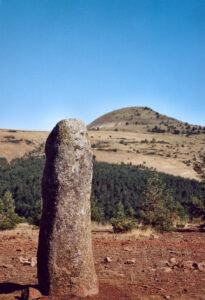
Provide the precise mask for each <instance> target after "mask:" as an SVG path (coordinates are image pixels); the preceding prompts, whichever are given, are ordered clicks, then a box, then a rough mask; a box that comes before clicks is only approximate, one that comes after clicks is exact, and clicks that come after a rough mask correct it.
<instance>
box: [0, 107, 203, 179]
mask: <svg viewBox="0 0 205 300" xmlns="http://www.w3.org/2000/svg"><path fill="white" fill-rule="evenodd" d="M88 130H89V131H88V133H89V137H90V140H91V144H92V148H93V153H94V156H95V159H96V161H99V162H108V163H116V164H121V162H124V163H131V164H133V165H141V166H142V167H143V168H145V167H148V168H156V169H157V170H158V171H161V172H165V173H168V174H171V175H176V176H182V177H185V178H191V179H199V176H198V173H200V172H201V169H202V168H204V165H203V159H204V157H205V149H204V144H205V127H203V126H199V125H191V124H188V123H185V122H181V121H178V120H176V119H174V118H171V117H167V116H164V115H161V114H159V113H158V112H155V111H154V110H152V109H150V108H148V107H128V108H123V109H119V110H115V111H113V112H110V113H108V114H105V115H103V116H102V117H100V118H98V119H96V120H95V121H93V122H92V123H91V124H89V125H88ZM48 134H49V132H48V131H25V130H11V129H0V159H1V161H2V163H3V161H4V160H5V159H6V160H7V161H9V162H10V161H11V160H12V159H15V158H18V157H23V156H24V155H28V154H29V153H30V154H32V155H33V156H41V155H42V154H43V152H44V144H45V141H46V138H47V136H48Z"/></svg>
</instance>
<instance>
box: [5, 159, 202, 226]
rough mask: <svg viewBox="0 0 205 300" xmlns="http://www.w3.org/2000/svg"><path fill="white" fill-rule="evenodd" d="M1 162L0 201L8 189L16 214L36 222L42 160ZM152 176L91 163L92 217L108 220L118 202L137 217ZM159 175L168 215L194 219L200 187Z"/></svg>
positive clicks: (193, 182) (133, 169)
mask: <svg viewBox="0 0 205 300" xmlns="http://www.w3.org/2000/svg"><path fill="white" fill-rule="evenodd" d="M0 163H1V168H0V198H2V197H3V195H4V194H5V192H6V191H7V190H9V191H10V192H11V193H12V196H13V198H14V200H15V207H16V209H15V211H16V213H18V214H19V215H20V216H24V217H25V218H27V219H28V220H29V221H31V222H38V220H39V217H40V212H41V206H42V202H41V178H42V172H43V168H44V163H45V158H44V157H41V158H38V157H29V158H21V159H16V160H13V161H12V162H11V163H10V164H8V163H7V162H6V161H5V160H3V159H2V160H1V162H0ZM152 175H153V173H152V172H151V171H150V170H148V169H147V170H142V169H140V168H138V167H136V166H132V165H131V164H129V165H125V164H121V165H114V164H107V163H98V162H94V171H93V184H92V194H91V205H92V218H93V219H96V220H98V221H102V222H103V221H105V220H110V218H112V217H113V216H115V215H116V213H117V205H118V204H119V203H120V202H121V203H122V204H123V206H124V210H125V213H126V215H128V216H129V215H130V214H132V215H133V216H134V217H135V218H139V217H140V211H141V210H142V208H143V201H144V199H143V190H144V189H145V186H146V184H147V181H148V179H149V178H150V176H152ZM158 176H159V178H160V180H161V182H162V184H163V185H164V187H165V190H166V191H168V192H169V194H170V200H169V203H166V205H167V206H168V209H169V210H170V212H171V213H175V214H177V215H178V216H180V217H182V218H183V217H188V218H190V219H192V218H193V217H194V216H196V209H195V203H196V202H197V203H198V204H200V205H201V206H203V202H202V194H203V192H204V191H203V189H202V184H201V183H200V182H198V181H196V180H189V179H184V178H181V177H175V176H171V175H166V174H163V173H158ZM166 201H167V198H166ZM198 204H197V205H198Z"/></svg>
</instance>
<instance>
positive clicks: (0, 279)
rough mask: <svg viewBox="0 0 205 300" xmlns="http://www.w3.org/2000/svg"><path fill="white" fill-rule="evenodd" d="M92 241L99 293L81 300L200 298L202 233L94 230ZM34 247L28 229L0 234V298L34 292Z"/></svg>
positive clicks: (204, 281)
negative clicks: (31, 287) (119, 233)
mask: <svg viewBox="0 0 205 300" xmlns="http://www.w3.org/2000/svg"><path fill="white" fill-rule="evenodd" d="M92 236H93V252H94V258H95V267H96V271H97V274H98V278H99V282H100V293H99V295H98V296H96V297H93V298H91V297H90V298H87V299H99V300H101V299H102V300H108V299H111V300H112V299H113V300H114V299H120V300H121V299H123V300H125V299H143V300H147V299H176V300H185V299H186V300H189V299H190V300H192V299H197V300H201V299H205V265H204V263H205V252H204V249H205V233H204V232H195V231H193V232H178V233H166V234H158V235H154V234H153V233H151V232H150V233H148V234H146V235H142V233H141V234H140V233H136V232H134V233H133V234H125V235H116V234H113V233H109V231H108V232H105V231H104V232H101V230H94V231H93V233H92ZM37 242H38V230H37V229H36V228H33V227H31V226H29V227H28V226H27V225H21V226H20V227H18V228H17V229H16V230H14V231H5V232H0V253H1V256H0V269H1V272H0V299H2V300H7V299H8V300H11V299H22V298H21V292H22V289H24V288H25V287H26V286H33V287H35V288H37V284H38V282H37V277H36V273H37V270H36V264H35V258H36V251H37ZM32 262H33V264H32ZM41 299H44V300H46V299H48V300H51V299H52V300H60V299H61V300H63V299H68V297H64V298H63V297H58V296H56V297H41ZM72 299H80V298H77V297H75V298H72Z"/></svg>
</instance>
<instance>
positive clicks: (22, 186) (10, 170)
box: [0, 157, 45, 222]
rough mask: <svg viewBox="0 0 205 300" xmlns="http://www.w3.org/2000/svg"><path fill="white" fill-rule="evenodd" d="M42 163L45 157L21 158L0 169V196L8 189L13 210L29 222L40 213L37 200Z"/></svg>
mask: <svg viewBox="0 0 205 300" xmlns="http://www.w3.org/2000/svg"><path fill="white" fill-rule="evenodd" d="M44 163H45V158H37V157H35V158H34V157H33V158H32V157H31V158H27V159H23V158H21V159H16V160H13V161H12V162H11V163H10V164H6V165H4V166H2V167H1V169H0V197H2V196H3V195H4V193H5V192H6V190H10V191H11V193H12V195H13V198H14V200H15V207H16V208H15V212H16V213H17V214H18V215H19V216H23V217H25V218H27V219H29V221H30V222H32V220H33V219H35V220H36V217H37V216H38V215H39V214H40V213H41V208H40V204H39V201H41V178H42V173H43V168H44ZM35 220H34V222H35Z"/></svg>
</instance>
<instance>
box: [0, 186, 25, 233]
mask: <svg viewBox="0 0 205 300" xmlns="http://www.w3.org/2000/svg"><path fill="white" fill-rule="evenodd" d="M14 210H15V204H14V199H13V198H12V194H11V192H10V191H8V190H7V191H6V192H5V194H4V195H3V197H2V198H1V199H0V230H5V229H12V228H14V227H15V226H16V224H18V223H20V222H22V221H23V220H24V219H23V218H20V217H19V216H18V215H17V214H16V213H15V212H14Z"/></svg>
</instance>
